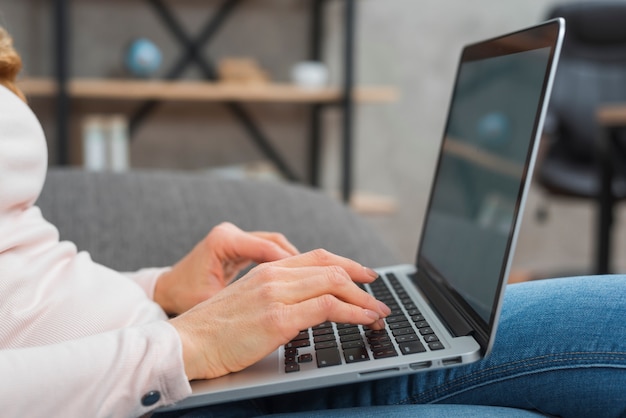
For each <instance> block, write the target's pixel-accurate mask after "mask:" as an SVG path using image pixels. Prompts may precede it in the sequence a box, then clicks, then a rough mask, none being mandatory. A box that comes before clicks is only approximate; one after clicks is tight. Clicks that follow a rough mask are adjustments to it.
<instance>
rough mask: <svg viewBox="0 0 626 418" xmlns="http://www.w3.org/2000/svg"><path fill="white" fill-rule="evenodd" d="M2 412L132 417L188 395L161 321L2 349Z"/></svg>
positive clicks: (178, 352)
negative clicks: (65, 339)
mask: <svg viewBox="0 0 626 418" xmlns="http://www.w3.org/2000/svg"><path fill="white" fill-rule="evenodd" d="M0 387H1V390H0V405H1V407H2V415H3V416H16V417H18V416H41V417H43V416H45V417H57V416H58V417H78V416H82V417H131V416H141V415H143V414H145V413H147V412H149V411H151V410H153V409H155V408H157V407H160V406H164V405H167V404H170V403H173V402H176V401H178V400H181V399H183V398H185V397H187V396H189V395H190V394H191V387H190V385H189V382H188V381H187V377H186V376H185V372H184V365H183V360H182V345H181V342H180V338H179V336H178V333H177V332H176V330H175V329H174V327H173V326H172V325H171V324H169V323H168V322H166V321H155V322H153V323H150V324H146V325H142V326H137V327H129V328H125V329H122V330H118V331H112V332H107V333H103V334H98V335H94V336H90V337H86V338H82V339H79V340H72V341H68V342H64V343H61V344H55V345H49V346H40V347H31V348H24V349H12V350H2V351H0Z"/></svg>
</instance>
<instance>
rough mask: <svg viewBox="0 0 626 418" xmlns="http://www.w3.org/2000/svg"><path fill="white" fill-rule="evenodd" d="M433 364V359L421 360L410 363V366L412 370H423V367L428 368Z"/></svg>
mask: <svg viewBox="0 0 626 418" xmlns="http://www.w3.org/2000/svg"><path fill="white" fill-rule="evenodd" d="M432 365H433V362H432V361H420V362H417V363H411V364H409V367H410V368H411V370H421V369H427V368H429V367H431V366H432Z"/></svg>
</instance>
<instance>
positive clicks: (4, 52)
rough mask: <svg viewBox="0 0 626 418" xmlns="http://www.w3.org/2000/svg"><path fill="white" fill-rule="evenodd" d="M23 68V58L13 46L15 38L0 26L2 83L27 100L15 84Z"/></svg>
mask: <svg viewBox="0 0 626 418" xmlns="http://www.w3.org/2000/svg"><path fill="white" fill-rule="evenodd" d="M21 69H22V59H21V58H20V56H19V55H18V53H17V52H16V51H15V49H14V48H13V39H12V38H11V35H9V33H8V32H7V31H6V30H5V29H4V28H2V27H0V84H2V85H3V86H4V87H6V88H8V89H9V90H11V91H12V92H13V93H15V94H16V95H17V96H18V97H20V98H21V99H22V100H24V101H26V97H24V94H23V93H22V92H21V91H20V89H18V88H17V86H16V85H15V80H16V78H17V75H18V74H19V72H20V70H21Z"/></svg>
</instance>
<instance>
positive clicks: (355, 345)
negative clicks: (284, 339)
mask: <svg viewBox="0 0 626 418" xmlns="http://www.w3.org/2000/svg"><path fill="white" fill-rule="evenodd" d="M385 277H386V278H387V280H388V281H389V284H390V285H391V287H389V286H388V285H387V284H386V283H385V281H384V280H381V279H379V280H376V281H374V282H373V283H370V285H369V287H370V289H371V293H372V294H373V295H374V296H375V297H376V298H377V299H378V300H380V301H382V302H384V303H385V304H387V306H389V308H390V309H391V314H390V315H389V316H388V317H387V318H385V324H386V327H385V328H384V329H381V330H372V329H369V328H367V327H363V326H360V325H352V324H337V323H333V322H324V323H323V324H319V325H317V326H315V327H312V328H310V329H307V330H303V331H300V333H299V334H298V336H297V337H296V338H294V339H293V340H291V341H290V342H289V343H287V344H285V347H284V352H285V372H287V373H292V372H298V371H300V365H302V364H303V363H311V362H314V361H315V362H316V364H317V367H319V368H321V367H330V366H337V365H340V364H349V363H356V362H361V361H370V360H377V359H382V358H389V357H397V356H398V355H399V353H401V354H403V355H407V354H415V353H422V352H425V351H428V350H441V349H443V348H444V346H443V344H442V343H441V341H440V340H439V338H438V337H437V336H436V335H435V332H434V331H433V330H432V328H431V327H430V325H429V324H428V322H427V321H426V319H425V318H424V316H423V315H422V313H421V312H420V311H419V309H418V308H417V306H415V304H414V303H413V300H412V299H411V298H410V297H409V295H408V294H407V293H406V291H405V290H404V288H403V287H402V285H401V284H400V282H399V281H398V279H397V277H396V276H395V275H394V274H393V273H388V274H386V275H385ZM363 288H364V286H363ZM311 348H313V350H311ZM305 351H306V352H305Z"/></svg>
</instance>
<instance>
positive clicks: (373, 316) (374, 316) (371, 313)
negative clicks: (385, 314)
mask: <svg viewBox="0 0 626 418" xmlns="http://www.w3.org/2000/svg"><path fill="white" fill-rule="evenodd" d="M363 312H365V315H367V317H368V318H370V319H371V320H372V322H376V321H378V320H379V319H380V315H378V314H377V313H376V312H374V311H370V310H369V309H363Z"/></svg>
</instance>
